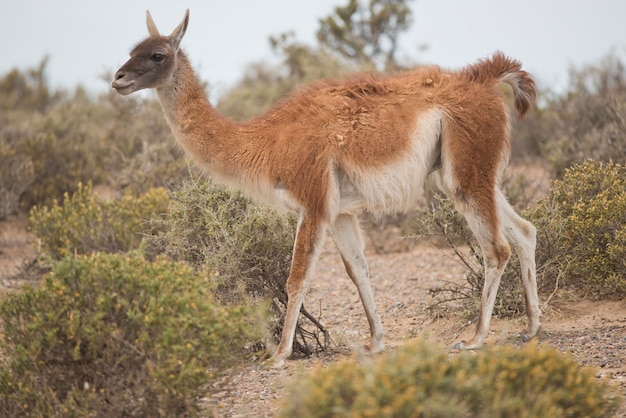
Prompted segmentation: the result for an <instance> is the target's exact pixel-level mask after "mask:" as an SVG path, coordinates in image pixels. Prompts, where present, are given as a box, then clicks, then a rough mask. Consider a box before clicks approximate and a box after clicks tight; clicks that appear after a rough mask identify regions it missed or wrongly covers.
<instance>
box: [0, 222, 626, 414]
mask: <svg viewBox="0 0 626 418" xmlns="http://www.w3.org/2000/svg"><path fill="white" fill-rule="evenodd" d="M392 240H393V238H392ZM372 244H377V243H370V245H369V246H368V247H369V248H373V247H380V246H379V245H378V246H377V245H372ZM392 244H398V245H392V246H395V247H397V248H402V247H407V245H404V244H403V243H402V242H400V241H398V242H395V243H394V242H392ZM35 246H36V242H35V240H34V238H33V237H32V236H31V235H30V234H28V233H27V232H26V229H25V220H24V219H19V218H13V219H8V220H4V221H0V287H1V288H4V289H7V288H15V287H17V286H19V284H20V283H18V282H17V281H16V280H15V279H14V278H13V276H14V275H15V273H16V272H17V271H18V269H19V267H20V266H21V265H22V264H23V263H27V262H29V261H31V260H32V259H33V258H34V256H35V254H36V251H35V249H34V248H35ZM405 249H406V248H405ZM368 261H369V264H370V271H371V276H372V287H373V289H374V293H375V298H376V302H377V307H378V310H379V312H380V313H381V316H382V320H383V324H384V327H385V332H386V346H387V348H386V349H385V351H390V350H394V349H395V348H396V347H397V346H399V345H402V344H404V343H406V342H407V341H409V340H411V339H413V338H415V337H417V336H421V337H423V338H427V339H431V340H434V341H437V342H439V343H441V344H443V345H445V346H451V345H452V344H454V343H455V342H457V341H459V340H462V339H468V338H469V336H470V334H471V333H472V332H473V325H469V324H468V323H467V321H466V320H465V321H464V320H462V316H461V315H460V313H459V312H455V311H448V312H444V315H440V316H439V317H438V318H437V319H433V316H432V315H431V314H429V313H428V310H427V307H428V305H429V304H430V303H431V302H432V299H431V298H430V296H429V294H428V289H429V288H431V287H434V286H437V285H440V284H441V283H442V282H445V281H458V280H461V279H462V276H463V273H464V270H463V268H462V267H461V266H460V265H459V264H458V263H457V262H456V261H455V260H454V258H453V257H452V254H451V252H450V251H449V250H446V249H441V248H437V247H435V246H433V245H429V244H418V245H416V246H412V248H410V249H409V250H407V251H402V252H392V253H385V254H376V253H368ZM305 306H306V308H307V309H308V310H309V312H311V313H312V314H313V315H314V316H316V317H317V318H319V320H320V322H321V323H322V324H323V325H324V326H325V327H326V328H327V329H328V330H329V331H330V335H331V344H330V349H329V350H328V351H326V352H324V353H321V354H319V355H316V356H314V357H312V358H309V359H304V360H302V359H300V360H290V361H288V362H287V366H286V367H285V368H284V369H282V370H267V369H262V368H259V367H258V363H250V364H248V365H245V366H243V367H242V368H239V369H237V370H233V371H232V372H231V373H230V374H229V375H228V376H227V377H225V378H224V379H222V380H221V381H220V382H218V383H216V384H215V385H214V387H213V388H211V389H210V392H211V393H212V394H211V395H210V396H208V397H207V398H205V399H204V400H203V404H204V406H205V408H206V411H214V413H216V414H217V415H218V416H223V417H272V416H273V415H274V414H275V413H276V411H277V410H278V403H279V401H280V399H281V397H282V396H283V395H284V393H285V388H286V387H287V386H288V385H289V381H290V379H292V378H293V377H294V375H296V374H299V373H301V372H303V371H306V370H308V369H311V368H313V367H314V366H315V365H318V364H330V363H332V362H334V361H336V360H337V359H339V358H342V357H346V356H349V355H350V354H351V352H352V351H354V350H358V349H359V348H360V347H361V346H363V345H364V344H365V343H366V342H367V341H368V333H369V330H368V325H367V320H366V319H365V315H364V313H363V309H362V307H361V303H360V300H359V298H358V295H357V293H356V289H355V288H354V285H353V284H352V282H351V281H350V280H349V279H348V277H347V275H346V274H345V271H344V269H343V265H342V262H341V258H340V257H339V255H338V254H337V252H336V250H335V248H334V245H333V244H332V242H331V241H329V242H328V243H327V245H326V248H325V251H324V253H323V256H322V258H321V260H320V262H319V264H318V268H317V274H316V277H315V280H314V283H313V284H312V288H311V290H310V291H309V294H308V296H307V299H306V302H305ZM542 324H543V328H542V332H541V333H540V335H539V337H538V340H539V342H540V343H541V344H546V345H550V346H553V347H556V348H557V349H559V350H561V351H564V352H570V353H571V354H572V355H573V356H574V358H575V359H576V360H577V361H578V362H579V363H580V364H584V365H588V366H592V367H594V368H596V370H597V376H598V377H608V378H609V379H610V381H611V382H612V384H613V385H614V387H615V390H616V391H618V392H620V393H621V394H622V396H623V401H624V403H623V404H622V407H621V409H620V412H619V413H618V415H617V416H619V417H626V302H625V301H614V302H607V301H601V302H597V301H590V300H575V299H570V300H562V298H561V299H558V298H557V300H555V299H553V300H552V301H551V304H550V306H549V308H548V309H544V316H543V318H542ZM524 325H525V318H519V319H512V320H500V319H498V318H494V319H493V321H492V326H491V333H490V336H489V338H488V339H487V342H486V343H487V344H495V345H501V344H520V343H519V341H518V339H517V336H518V334H519V332H521V331H522V330H523V328H524ZM207 415H209V412H207Z"/></svg>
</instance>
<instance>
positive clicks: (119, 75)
mask: <svg viewBox="0 0 626 418" xmlns="http://www.w3.org/2000/svg"><path fill="white" fill-rule="evenodd" d="M125 75H126V73H125V72H123V71H118V72H117V73H116V74H115V79H116V80H119V79H120V78H124V76H125Z"/></svg>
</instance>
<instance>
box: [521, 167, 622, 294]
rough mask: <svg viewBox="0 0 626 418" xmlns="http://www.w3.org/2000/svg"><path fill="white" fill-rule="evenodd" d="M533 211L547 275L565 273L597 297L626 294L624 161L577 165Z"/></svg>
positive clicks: (547, 277)
mask: <svg viewBox="0 0 626 418" xmlns="http://www.w3.org/2000/svg"><path fill="white" fill-rule="evenodd" d="M529 215H530V216H529V220H531V222H533V223H534V224H535V226H537V228H538V233H537V239H538V244H539V245H538V247H537V260H538V265H539V266H545V268H544V271H543V272H542V276H543V280H544V281H552V282H554V281H555V280H557V279H558V278H559V277H563V278H564V282H563V284H565V285H569V286H571V287H574V288H578V289H582V290H584V291H586V292H588V293H591V294H592V295H594V296H596V297H609V298H622V297H624V296H626V166H624V165H622V164H614V163H602V162H595V161H592V160H588V161H585V162H584V163H582V164H576V165H574V166H573V167H571V168H569V169H567V170H566V171H565V174H564V176H563V178H562V179H560V180H555V181H554V182H553V183H552V187H551V189H550V194H549V195H548V196H547V197H545V198H544V199H542V200H540V201H539V205H538V206H537V208H535V209H533V210H532V211H530V213H529Z"/></svg>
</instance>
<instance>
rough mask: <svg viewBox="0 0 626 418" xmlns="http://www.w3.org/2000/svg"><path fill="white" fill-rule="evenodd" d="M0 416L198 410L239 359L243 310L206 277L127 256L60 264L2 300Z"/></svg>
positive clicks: (245, 324)
mask: <svg viewBox="0 0 626 418" xmlns="http://www.w3.org/2000/svg"><path fill="white" fill-rule="evenodd" d="M0 315H1V319H2V323H3V334H0V339H1V340H2V343H1V344H2V347H3V362H2V366H1V367H0V416H5V417H18V416H45V417H67V416H91V417H122V416H124V417H158V416H164V417H165V416H167V417H172V416H189V415H190V414H194V411H196V408H197V405H196V401H197V399H196V397H197V396H199V395H200V394H201V393H200V389H199V386H200V385H201V384H204V383H207V382H210V381H211V379H212V378H214V377H216V376H217V374H218V373H219V372H220V371H221V370H223V369H224V368H225V367H228V366H230V365H232V364H233V363H234V362H236V361H237V359H240V358H241V352H242V349H243V347H244V344H245V343H246V342H247V341H248V340H249V339H251V338H254V337H253V333H252V331H251V328H250V325H249V321H248V319H249V318H248V317H247V314H246V309H245V308H243V307H241V306H230V307H224V306H223V305H220V304H219V303H217V302H216V301H214V299H213V297H212V295H211V283H210V280H209V278H207V277H206V276H205V275H199V274H195V273H193V271H192V270H191V269H190V268H189V267H186V266H185V265H183V264H180V263H173V262H170V261H166V260H163V259H158V260H156V261H154V262H149V261H146V260H145V259H144V258H143V257H142V256H139V255H132V254H116V255H107V254H100V255H94V256H79V257H77V258H73V259H70V258H66V259H64V260H62V261H61V262H60V263H59V264H57V265H56V267H55V268H54V270H53V271H52V273H50V274H48V275H47V276H46V277H45V280H44V281H43V283H41V284H40V285H38V286H37V287H30V286H25V287H24V288H23V289H21V290H20V291H19V292H15V293H11V294H9V295H7V296H6V297H5V298H4V300H3V301H2V302H1V303H0Z"/></svg>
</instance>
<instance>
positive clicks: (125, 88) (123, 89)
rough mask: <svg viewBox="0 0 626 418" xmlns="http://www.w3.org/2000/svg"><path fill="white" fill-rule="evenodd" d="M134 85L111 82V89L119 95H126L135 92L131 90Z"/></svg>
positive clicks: (123, 81)
mask: <svg viewBox="0 0 626 418" xmlns="http://www.w3.org/2000/svg"><path fill="white" fill-rule="evenodd" d="M134 84H135V82H134V81H126V80H113V82H112V83H111V87H113V88H114V89H115V90H116V91H117V92H118V93H119V94H123V95H127V94H130V93H132V92H133V91H135V90H134V88H133V85H134Z"/></svg>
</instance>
